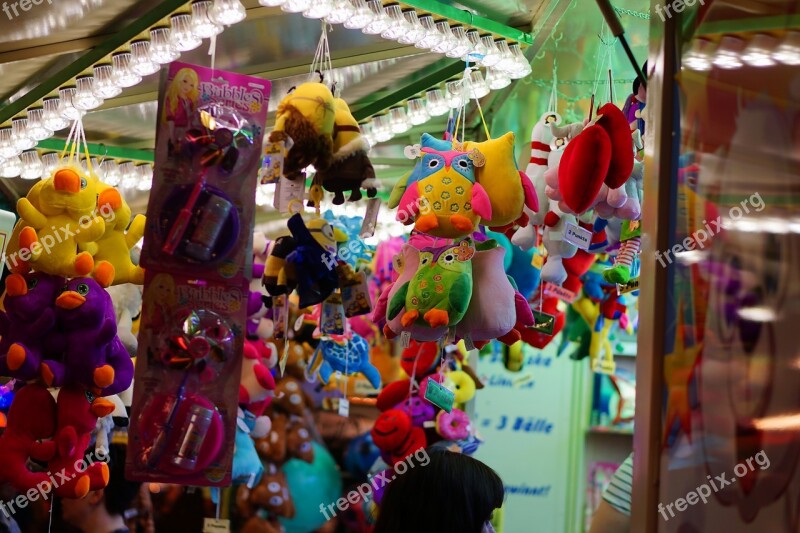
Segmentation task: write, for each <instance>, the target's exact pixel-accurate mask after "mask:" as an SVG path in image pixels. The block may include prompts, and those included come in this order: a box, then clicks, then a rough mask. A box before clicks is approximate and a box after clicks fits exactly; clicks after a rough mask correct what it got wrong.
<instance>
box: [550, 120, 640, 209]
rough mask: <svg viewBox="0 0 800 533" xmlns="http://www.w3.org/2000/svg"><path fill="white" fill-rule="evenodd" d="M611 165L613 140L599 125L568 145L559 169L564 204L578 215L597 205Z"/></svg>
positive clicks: (590, 128)
mask: <svg viewBox="0 0 800 533" xmlns="http://www.w3.org/2000/svg"><path fill="white" fill-rule="evenodd" d="M610 161H611V139H610V138H609V137H608V133H606V130H604V129H603V128H601V127H600V126H598V125H597V124H593V125H591V126H589V127H587V128H586V129H585V130H583V131H582V132H581V133H579V134H578V135H576V136H575V138H574V139H572V141H570V142H569V144H567V147H566V148H565V149H564V155H563V156H562V157H561V163H560V164H559V166H558V188H559V190H560V191H561V195H562V196H563V198H564V203H566V204H567V206H568V207H569V208H570V209H571V210H572V211H573V212H574V213H575V214H581V213H583V212H584V211H586V210H587V209H589V208H590V207H592V205H593V204H594V201H595V198H597V194H598V193H599V192H600V188H601V187H602V186H603V180H605V179H606V176H607V175H608V167H609V163H610ZM626 179H627V178H626Z"/></svg>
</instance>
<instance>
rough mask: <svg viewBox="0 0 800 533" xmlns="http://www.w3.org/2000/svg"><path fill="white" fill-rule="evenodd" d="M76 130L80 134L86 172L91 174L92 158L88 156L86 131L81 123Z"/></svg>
mask: <svg viewBox="0 0 800 533" xmlns="http://www.w3.org/2000/svg"><path fill="white" fill-rule="evenodd" d="M78 130H79V131H80V133H81V142H83V153H84V155H86V170H87V171H88V172H89V174H93V173H94V172H92V158H91V156H89V143H87V142H86V130H85V129H84V128H83V121H81V123H80V124H79V125H78Z"/></svg>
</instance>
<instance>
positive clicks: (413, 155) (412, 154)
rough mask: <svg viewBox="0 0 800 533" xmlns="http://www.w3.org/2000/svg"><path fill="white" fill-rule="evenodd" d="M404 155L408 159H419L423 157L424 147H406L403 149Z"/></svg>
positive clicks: (416, 145)
mask: <svg viewBox="0 0 800 533" xmlns="http://www.w3.org/2000/svg"><path fill="white" fill-rule="evenodd" d="M403 155H405V156H406V158H407V159H417V158H418V157H422V145H419V144H411V145H408V146H406V147H405V148H404V149H403Z"/></svg>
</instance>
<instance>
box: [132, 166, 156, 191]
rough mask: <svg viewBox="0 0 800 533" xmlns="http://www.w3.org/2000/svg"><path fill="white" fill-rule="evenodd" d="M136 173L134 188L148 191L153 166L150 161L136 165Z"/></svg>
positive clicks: (151, 179) (151, 181)
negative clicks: (136, 180)
mask: <svg viewBox="0 0 800 533" xmlns="http://www.w3.org/2000/svg"><path fill="white" fill-rule="evenodd" d="M136 173H137V174H138V175H139V182H138V183H137V184H136V188H137V189H138V190H140V191H149V190H150V187H151V186H152V185H153V167H151V166H150V163H140V164H138V165H136Z"/></svg>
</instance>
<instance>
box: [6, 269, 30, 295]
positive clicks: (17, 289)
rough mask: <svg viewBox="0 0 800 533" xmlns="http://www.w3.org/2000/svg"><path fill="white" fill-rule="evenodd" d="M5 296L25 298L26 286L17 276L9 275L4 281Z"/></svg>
mask: <svg viewBox="0 0 800 533" xmlns="http://www.w3.org/2000/svg"><path fill="white" fill-rule="evenodd" d="M6 294H8V295H9V296H25V295H26V294H28V284H27V283H26V282H25V278H23V277H22V276H20V275H19V274H11V275H10V276H8V279H6Z"/></svg>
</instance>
